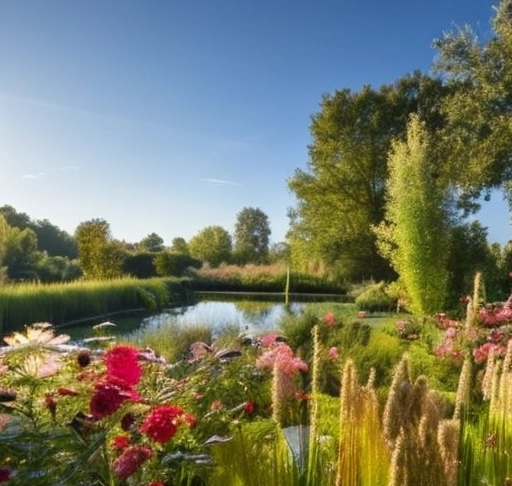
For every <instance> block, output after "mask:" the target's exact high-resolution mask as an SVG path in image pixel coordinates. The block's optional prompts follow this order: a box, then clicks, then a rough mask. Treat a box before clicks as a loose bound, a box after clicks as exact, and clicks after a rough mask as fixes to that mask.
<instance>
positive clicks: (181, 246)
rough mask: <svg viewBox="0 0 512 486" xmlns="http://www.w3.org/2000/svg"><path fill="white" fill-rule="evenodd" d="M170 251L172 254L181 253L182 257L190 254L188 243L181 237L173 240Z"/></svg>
mask: <svg viewBox="0 0 512 486" xmlns="http://www.w3.org/2000/svg"><path fill="white" fill-rule="evenodd" d="M170 250H171V252H172V253H181V254H182V255H189V254H190V250H189V248H188V243H187V241H186V240H185V238H182V237H181V236H178V237H176V238H173V239H172V242H171V248H170Z"/></svg>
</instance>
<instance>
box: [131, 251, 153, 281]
mask: <svg viewBox="0 0 512 486" xmlns="http://www.w3.org/2000/svg"><path fill="white" fill-rule="evenodd" d="M158 254H159V252H149V251H146V252H143V253H134V254H128V255H127V256H126V257H125V258H124V260H123V273H125V274H127V275H131V276H132V277H135V278H151V277H156V270H155V265H154V259H155V257H156V256H157V255H158Z"/></svg>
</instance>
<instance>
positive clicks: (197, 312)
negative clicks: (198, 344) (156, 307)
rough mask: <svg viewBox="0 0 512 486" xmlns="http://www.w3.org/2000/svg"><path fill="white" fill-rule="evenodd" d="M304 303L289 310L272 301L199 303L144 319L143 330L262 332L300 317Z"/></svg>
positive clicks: (293, 305)
mask: <svg viewBox="0 0 512 486" xmlns="http://www.w3.org/2000/svg"><path fill="white" fill-rule="evenodd" d="M301 309H302V304H299V303H293V304H291V305H290V306H289V308H288V309H286V307H285V305H284V304H276V303H272V302H254V301H242V302H208V301H203V302H199V303H197V304H195V305H193V306H189V307H181V308H178V309H173V310H172V311H170V312H166V313H163V314H159V315H156V316H151V317H148V318H146V319H144V320H143V321H142V323H141V326H142V327H146V326H165V325H166V324H173V325H178V326H187V325H195V326H197V325H204V326H208V327H212V328H213V329H214V330H221V329H225V328H236V329H238V330H239V331H241V332H242V331H244V332H245V331H247V332H261V331H268V330H271V329H276V328H278V326H279V322H280V320H281V319H282V318H284V317H285V315H286V314H293V315H296V314H298V313H299V312H300V311H301Z"/></svg>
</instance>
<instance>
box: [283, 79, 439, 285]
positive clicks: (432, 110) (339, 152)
mask: <svg viewBox="0 0 512 486" xmlns="http://www.w3.org/2000/svg"><path fill="white" fill-rule="evenodd" d="M443 95H444V92H443V88H442V83H441V82H440V81H439V80H435V79H432V78H429V77H427V76H424V75H422V74H420V73H414V74H413V75H411V76H406V77H404V78H403V79H401V80H399V81H397V82H396V83H395V84H394V85H390V86H389V85H385V86H382V87H381V88H380V89H379V90H378V91H375V90H373V89H372V88H371V87H369V86H365V87H364V88H363V89H362V90H361V91H360V92H356V93H353V92H351V91H350V90H348V89H344V90H341V91H335V92H334V94H332V95H326V96H324V97H323V99H322V103H321V110H320V112H319V113H317V114H316V115H314V116H313V117H312V123H311V126H310V131H311V134H312V138H313V141H312V144H311V145H310V147H309V160H308V170H307V171H304V170H301V169H297V170H296V171H295V174H294V176H293V177H292V178H290V179H289V180H288V185H289V187H290V189H291V190H292V191H293V192H294V194H295V196H296V198H297V205H296V207H294V208H292V209H290V211H289V216H290V231H289V233H288V240H289V241H290V244H291V246H292V248H291V250H292V263H293V265H294V266H297V258H299V259H300V260H301V265H299V267H300V266H305V265H308V266H309V265H311V264H314V265H315V266H316V267H317V268H322V267H323V268H327V269H329V270H330V271H331V272H333V273H336V274H337V275H339V276H341V277H343V278H345V279H347V280H349V281H353V280H361V279H369V278H375V279H379V280H380V279H383V278H390V277H391V276H392V275H393V273H392V271H391V269H390V267H389V263H388V262H387V261H386V260H385V259H383V258H382V256H381V255H380V254H379V252H378V251H377V246H376V237H375V235H374V234H373V232H372V231H370V227H371V226H372V225H376V224H379V223H380V221H381V220H382V218H383V215H384V194H385V185H386V180H387V177H388V167H387V154H388V151H389V148H390V145H391V140H392V139H394V138H402V137H404V136H405V133H406V127H407V121H408V117H409V115H410V113H416V112H421V116H422V118H423V119H424V120H425V121H426V124H427V126H429V127H432V129H434V128H436V127H439V126H441V125H442V117H441V116H440V113H439V106H440V100H441V99H442V97H443Z"/></svg>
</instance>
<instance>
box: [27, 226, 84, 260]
mask: <svg viewBox="0 0 512 486" xmlns="http://www.w3.org/2000/svg"><path fill="white" fill-rule="evenodd" d="M29 227H30V228H32V229H33V230H34V231H35V233H36V235H37V242H38V248H39V250H40V251H44V252H46V253H47V254H48V256H63V257H68V258H70V259H75V258H77V257H78V246H77V244H76V240H75V239H74V238H73V237H72V236H71V235H70V234H69V233H67V232H66V231H63V230H61V229H60V228H58V227H57V226H55V225H54V224H52V223H50V221H48V220H47V219H43V220H38V221H36V222H35V223H32V224H31V225H30V226H29Z"/></svg>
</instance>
